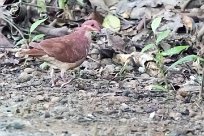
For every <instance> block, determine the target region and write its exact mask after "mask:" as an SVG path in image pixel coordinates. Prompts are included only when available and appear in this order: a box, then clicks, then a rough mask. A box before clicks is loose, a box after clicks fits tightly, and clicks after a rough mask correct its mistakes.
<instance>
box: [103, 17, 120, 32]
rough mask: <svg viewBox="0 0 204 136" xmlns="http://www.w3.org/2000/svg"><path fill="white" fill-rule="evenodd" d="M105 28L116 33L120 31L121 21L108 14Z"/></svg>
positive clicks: (104, 24)
mask: <svg viewBox="0 0 204 136" xmlns="http://www.w3.org/2000/svg"><path fill="white" fill-rule="evenodd" d="M103 27H105V28H109V29H111V30H112V31H114V32H118V31H119V30H120V19H119V18H118V17H116V16H114V15H111V14H108V15H107V16H106V17H105V18H104V21H103Z"/></svg>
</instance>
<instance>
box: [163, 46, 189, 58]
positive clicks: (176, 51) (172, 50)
mask: <svg viewBox="0 0 204 136" xmlns="http://www.w3.org/2000/svg"><path fill="white" fill-rule="evenodd" d="M188 47H189V46H177V47H174V48H170V49H168V50H166V51H163V52H162V53H161V54H162V55H163V56H172V55H175V54H179V53H180V52H181V51H183V50H187V49H188Z"/></svg>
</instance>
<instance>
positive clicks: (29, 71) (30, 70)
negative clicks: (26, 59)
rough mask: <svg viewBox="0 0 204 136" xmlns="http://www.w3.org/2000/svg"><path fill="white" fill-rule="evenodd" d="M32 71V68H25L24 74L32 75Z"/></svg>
mask: <svg viewBox="0 0 204 136" xmlns="http://www.w3.org/2000/svg"><path fill="white" fill-rule="evenodd" d="M34 71H35V69H33V68H25V69H24V72H25V73H27V74H32V73H33V72H34Z"/></svg>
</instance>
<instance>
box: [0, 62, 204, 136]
mask: <svg viewBox="0 0 204 136" xmlns="http://www.w3.org/2000/svg"><path fill="white" fill-rule="evenodd" d="M26 70H27V72H28V73H29V74H28V75H27V76H24V77H23V78H22V77H19V75H20V73H22V72H23V71H25V68H22V67H19V66H15V67H11V66H4V67H1V69H0V71H1V72H0V91H1V92H0V135H1V136H14V135H15V136H146V135H148V136H167V135H168V136H186V135H188V136H191V135H199V136H201V135H204V127H203V126H204V122H203V117H204V116H203V115H202V104H201V105H199V104H198V103H197V102H196V100H197V98H198V94H197V93H194V92H190V93H189V94H188V95H185V96H184V97H183V98H182V99H179V98H177V95H175V92H174V91H171V92H161V91H149V90H148V89H145V87H146V86H147V85H148V84H151V83H152V82H153V80H155V79H153V78H150V77H148V76H147V75H146V76H144V75H143V77H142V76H141V75H136V74H135V78H129V79H128V78H125V79H124V80H123V79H121V80H115V81H114V80H105V79H100V78H96V77H93V76H89V75H86V76H77V79H76V80H75V81H73V82H72V83H71V84H70V85H67V86H66V87H65V88H62V89H60V88H59V87H54V88H51V87H50V83H49V80H50V79H49V75H48V74H47V73H46V71H42V70H39V68H38V67H33V68H26ZM136 77H140V78H136ZM121 81H122V82H121ZM121 84H123V85H121ZM181 96H182V95H181ZM154 113H155V115H154ZM153 115H154V116H153ZM151 116H153V118H152V117H151Z"/></svg>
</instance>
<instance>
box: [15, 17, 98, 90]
mask: <svg viewBox="0 0 204 136" xmlns="http://www.w3.org/2000/svg"><path fill="white" fill-rule="evenodd" d="M93 31H96V32H99V31H100V26H99V24H98V23H97V21H95V20H88V21H86V22H84V23H83V24H82V25H81V27H79V28H77V29H76V31H74V32H72V33H71V34H69V35H65V36H62V37H57V38H51V39H46V40H43V41H41V42H40V43H32V44H30V46H31V47H33V48H32V49H26V50H22V51H21V52H19V54H20V56H25V55H28V56H30V57H37V58H38V59H40V60H43V61H45V62H47V63H48V65H49V66H50V67H51V73H50V75H51V82H52V86H54V85H55V80H54V69H60V71H61V73H60V75H61V78H62V79H63V81H64V82H65V81H66V80H65V77H64V76H65V72H66V71H67V70H69V69H73V68H75V67H77V66H79V65H81V64H82V63H83V61H84V60H85V59H86V57H87V54H88V51H89V47H90V43H91V34H92V33H91V32H93ZM17 56H19V55H17ZM64 84H66V82H65V83H64ZM64 84H63V85H64ZM61 87H62V86H61Z"/></svg>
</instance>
